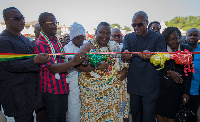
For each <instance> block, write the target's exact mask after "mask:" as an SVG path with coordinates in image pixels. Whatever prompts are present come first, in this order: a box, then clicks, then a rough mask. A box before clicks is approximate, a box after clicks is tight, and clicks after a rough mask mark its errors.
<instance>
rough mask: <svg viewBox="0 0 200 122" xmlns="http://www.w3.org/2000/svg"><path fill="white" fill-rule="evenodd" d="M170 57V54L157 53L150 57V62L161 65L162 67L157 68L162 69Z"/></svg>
mask: <svg viewBox="0 0 200 122" xmlns="http://www.w3.org/2000/svg"><path fill="white" fill-rule="evenodd" d="M169 59H170V54H167V53H166V54H163V53H159V52H158V53H156V54H155V55H152V56H151V57H150V62H151V63H152V64H153V65H154V66H158V65H160V66H161V68H159V69H157V70H160V69H163V68H164V66H165V61H167V60H169Z"/></svg>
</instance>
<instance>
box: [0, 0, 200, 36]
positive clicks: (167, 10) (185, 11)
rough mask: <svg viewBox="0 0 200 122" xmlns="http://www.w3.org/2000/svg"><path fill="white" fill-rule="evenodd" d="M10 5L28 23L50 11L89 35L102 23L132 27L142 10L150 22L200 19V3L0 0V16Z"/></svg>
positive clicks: (173, 0)
mask: <svg viewBox="0 0 200 122" xmlns="http://www.w3.org/2000/svg"><path fill="white" fill-rule="evenodd" d="M11 6H14V7H16V8H18V9H19V10H20V11H21V13H22V14H23V15H24V16H25V19H26V21H27V22H30V21H34V20H37V19H38V16H39V14H40V13H42V12H51V13H53V14H54V15H55V16H56V18H57V21H59V22H60V24H65V25H66V26H70V25H72V24H73V22H78V23H80V24H82V25H83V26H84V27H85V30H86V31H89V32H90V33H94V29H93V28H96V27H97V25H98V24H99V23H100V22H102V21H106V22H108V23H110V24H113V23H118V24H119V25H121V26H122V27H124V26H128V27H131V26H130V25H131V19H132V16H133V14H134V13H135V12H137V11H140V10H143V11H145V12H146V13H147V14H148V16H149V21H150V22H151V21H155V20H156V21H159V22H161V21H169V20H171V19H172V18H174V17H175V16H182V17H185V16H190V15H192V16H200V0H0V11H1V13H2V11H3V9H5V8H7V7H11ZM0 22H3V17H2V15H1V16H0Z"/></svg>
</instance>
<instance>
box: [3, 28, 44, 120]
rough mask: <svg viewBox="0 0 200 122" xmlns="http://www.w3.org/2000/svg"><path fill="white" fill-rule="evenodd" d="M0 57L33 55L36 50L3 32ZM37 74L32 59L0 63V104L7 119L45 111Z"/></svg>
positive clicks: (21, 37)
mask: <svg viewBox="0 0 200 122" xmlns="http://www.w3.org/2000/svg"><path fill="white" fill-rule="evenodd" d="M0 53H17V54H33V47H32V45H31V43H30V41H29V40H28V39H27V38H26V37H24V36H22V35H21V36H15V35H13V34H11V33H10V32H8V31H7V30H4V31H3V32H2V33H1V35H0ZM38 71H39V66H38V65H36V64H34V61H33V58H30V59H20V60H11V61H4V62H0V73H1V77H0V101H1V103H2V105H3V108H4V109H5V110H4V112H5V115H7V116H13V117H17V116H19V115H24V114H27V113H29V112H32V111H34V110H36V109H37V108H39V107H42V105H43V104H42V96H41V91H40V86H39V75H38Z"/></svg>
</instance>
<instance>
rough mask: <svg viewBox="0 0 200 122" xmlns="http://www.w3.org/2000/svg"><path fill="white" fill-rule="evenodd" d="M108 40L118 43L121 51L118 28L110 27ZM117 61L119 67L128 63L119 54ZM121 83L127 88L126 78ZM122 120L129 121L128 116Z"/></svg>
mask: <svg viewBox="0 0 200 122" xmlns="http://www.w3.org/2000/svg"><path fill="white" fill-rule="evenodd" d="M110 41H115V42H116V43H117V44H118V48H119V49H118V50H117V51H118V52H121V51H122V47H123V39H122V33H121V31H120V29H118V28H114V29H112V31H111V36H110ZM118 56H119V57H118V60H116V61H118V63H119V64H120V66H121V67H123V65H126V64H128V62H127V61H122V59H121V55H118ZM122 83H123V84H124V86H125V88H127V79H126V78H125V79H124V80H123V81H122ZM128 97H129V98H128V100H130V96H129V94H128ZM124 122H129V118H124Z"/></svg>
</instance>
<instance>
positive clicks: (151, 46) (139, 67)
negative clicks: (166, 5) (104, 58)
mask: <svg viewBox="0 0 200 122" xmlns="http://www.w3.org/2000/svg"><path fill="white" fill-rule="evenodd" d="M147 25H148V16H147V14H146V13H145V12H143V11H139V12H137V13H135V14H134V16H133V19H132V27H133V29H134V31H135V32H133V33H130V34H127V35H126V36H125V38H124V42H123V43H124V44H123V50H125V51H126V50H128V51H129V52H158V51H159V52H165V51H166V42H165V39H164V37H163V36H162V35H161V34H159V33H156V32H153V31H152V30H148V29H147ZM150 56H151V55H149V54H138V55H132V57H131V60H130V65H129V69H128V77H127V79H128V84H127V85H128V93H130V103H131V111H132V118H133V121H134V122H155V121H156V120H155V105H156V101H157V98H158V95H159V72H158V71H157V70H156V68H155V67H154V66H153V64H151V63H150V61H149V58H150ZM122 57H123V58H125V59H129V58H130V55H128V54H124V55H122Z"/></svg>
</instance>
